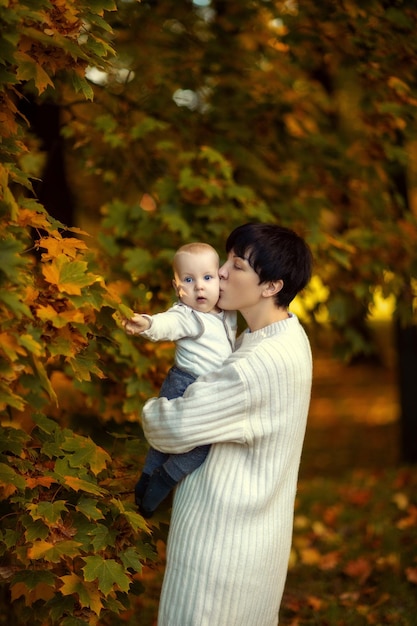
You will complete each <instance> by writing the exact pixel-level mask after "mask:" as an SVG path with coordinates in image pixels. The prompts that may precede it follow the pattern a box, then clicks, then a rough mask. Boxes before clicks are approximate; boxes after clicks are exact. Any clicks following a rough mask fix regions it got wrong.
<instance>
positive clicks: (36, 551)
mask: <svg viewBox="0 0 417 626" xmlns="http://www.w3.org/2000/svg"><path fill="white" fill-rule="evenodd" d="M81 545H82V544H81V543H79V542H78V541H71V540H70V541H58V542H56V543H51V542H50V541H43V540H40V541H35V542H34V543H33V545H32V547H30V548H29V550H28V558H29V559H44V560H45V561H49V562H50V563H58V562H59V561H60V560H61V558H62V557H65V556H67V557H71V558H73V557H75V556H78V555H79V554H80V550H79V548H80V546H81Z"/></svg>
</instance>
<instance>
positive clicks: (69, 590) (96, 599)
mask: <svg viewBox="0 0 417 626" xmlns="http://www.w3.org/2000/svg"><path fill="white" fill-rule="evenodd" d="M61 580H62V582H63V583H64V584H63V585H62V587H61V589H60V592H61V593H62V595H63V596H70V595H72V594H74V593H76V594H77V595H78V598H79V602H80V604H81V606H83V607H85V606H86V607H88V608H90V609H91V610H92V611H93V612H94V613H96V615H100V611H101V609H102V608H103V604H102V602H101V598H100V592H99V590H98V587H97V583H96V582H86V581H85V580H82V579H81V578H80V577H79V576H77V574H74V572H73V573H72V574H68V575H67V576H62V577H61Z"/></svg>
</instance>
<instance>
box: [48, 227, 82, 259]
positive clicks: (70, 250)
mask: <svg viewBox="0 0 417 626" xmlns="http://www.w3.org/2000/svg"><path fill="white" fill-rule="evenodd" d="M37 247H38V248H40V249H42V250H43V249H45V250H46V252H42V261H50V260H51V259H55V258H56V257H57V256H58V255H60V254H65V255H66V256H68V257H69V258H71V259H75V258H76V256H77V253H78V251H79V250H86V249H87V244H86V243H85V241H82V240H81V239H76V238H75V237H62V236H61V235H60V233H57V235H56V236H54V237H43V238H42V239H40V240H39V242H38V244H37Z"/></svg>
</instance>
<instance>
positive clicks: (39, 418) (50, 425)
mask: <svg viewBox="0 0 417 626" xmlns="http://www.w3.org/2000/svg"><path fill="white" fill-rule="evenodd" d="M32 419H33V421H34V422H35V424H36V425H37V426H38V428H40V430H42V431H43V432H45V433H47V434H48V435H51V434H52V433H53V432H55V431H56V430H57V429H58V428H59V427H58V424H57V423H56V422H54V420H51V419H49V417H46V416H45V415H42V414H41V413H36V414H35V415H33V416H32Z"/></svg>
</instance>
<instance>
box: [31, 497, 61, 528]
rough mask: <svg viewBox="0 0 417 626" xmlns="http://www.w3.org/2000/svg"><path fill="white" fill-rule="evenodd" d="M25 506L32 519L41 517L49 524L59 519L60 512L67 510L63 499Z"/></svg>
mask: <svg viewBox="0 0 417 626" xmlns="http://www.w3.org/2000/svg"><path fill="white" fill-rule="evenodd" d="M27 508H28V511H30V514H31V517H32V519H33V520H37V519H41V520H44V521H46V522H48V523H49V524H53V523H56V522H57V521H58V520H60V519H61V513H63V512H64V511H68V509H67V507H66V504H65V501H64V500H55V502H47V501H44V502H38V503H37V504H30V505H29V506H28V507H27Z"/></svg>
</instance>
